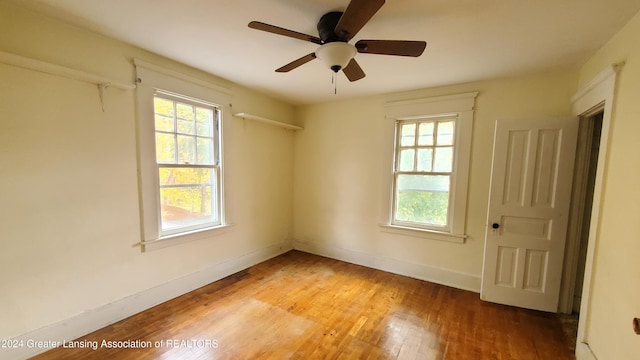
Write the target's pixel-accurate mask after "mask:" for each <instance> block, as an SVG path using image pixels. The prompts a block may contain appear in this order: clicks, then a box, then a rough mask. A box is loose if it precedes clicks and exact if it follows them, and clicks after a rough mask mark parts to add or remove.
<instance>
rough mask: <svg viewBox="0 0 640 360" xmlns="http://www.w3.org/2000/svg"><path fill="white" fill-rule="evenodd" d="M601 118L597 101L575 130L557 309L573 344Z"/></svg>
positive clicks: (592, 204)
mask: <svg viewBox="0 0 640 360" xmlns="http://www.w3.org/2000/svg"><path fill="white" fill-rule="evenodd" d="M603 118H604V104H601V105H600V106H597V107H595V108H594V109H592V110H591V111H589V112H588V113H586V114H583V115H581V116H580V122H579V129H578V146H577V148H576V159H575V167H574V178H573V188H572V194H571V197H572V199H571V210H570V213H569V228H568V230H567V248H566V252H565V264H564V265H565V268H564V275H563V288H562V295H561V303H560V308H559V312H561V313H563V314H562V315H560V316H559V319H560V322H561V324H562V327H563V330H564V332H565V335H566V336H567V338H568V339H569V341H570V342H571V344H576V340H577V334H578V322H579V317H580V307H581V304H582V294H583V284H584V279H585V268H586V264H587V249H588V248H589V239H590V236H589V234H590V228H591V217H592V213H593V206H594V194H595V191H596V177H597V176H596V174H597V171H598V165H599V164H598V159H599V155H600V146H601V140H602V124H603ZM573 350H575V349H573Z"/></svg>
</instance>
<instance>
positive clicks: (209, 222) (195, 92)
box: [134, 59, 231, 251]
mask: <svg viewBox="0 0 640 360" xmlns="http://www.w3.org/2000/svg"><path fill="white" fill-rule="evenodd" d="M134 62H135V65H136V77H137V82H138V86H137V89H136V101H137V113H138V129H137V133H138V170H139V177H140V182H139V184H140V205H141V206H140V210H141V219H142V234H141V235H142V239H141V242H140V243H141V245H142V249H143V251H147V250H153V249H158V248H164V247H166V246H170V245H175V244H180V243H184V242H187V241H192V240H199V239H208V238H210V237H211V236H214V235H217V234H220V233H223V232H226V231H228V228H229V226H228V224H226V222H225V211H224V186H223V179H224V175H223V168H224V161H223V159H224V156H223V144H222V139H223V136H222V135H223V134H222V132H223V128H224V117H225V114H229V113H230V105H229V104H230V100H231V95H230V91H229V90H228V89H226V88H223V87H221V86H218V85H217V84H212V83H209V82H206V81H204V80H201V79H199V78H193V77H190V76H188V75H183V74H181V73H177V72H175V71H172V70H168V69H165V68H162V67H159V66H157V65H154V64H149V63H147V62H145V61H142V60H138V59H135V60H134Z"/></svg>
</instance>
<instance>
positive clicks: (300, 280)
mask: <svg viewBox="0 0 640 360" xmlns="http://www.w3.org/2000/svg"><path fill="white" fill-rule="evenodd" d="M94 341H95V343H94ZM103 341H104V343H103ZM117 341H123V342H121V343H117ZM127 341H130V342H127ZM160 341H161V343H160ZM108 342H111V343H108ZM68 345H74V346H80V345H84V346H87V347H89V348H62V347H59V348H56V349H54V350H51V351H49V352H47V353H44V354H41V355H39V356H37V357H36V358H35V359H41V360H44V359H198V360H200V359H455V360H465V359H474V360H476V359H518V360H524V359H545V360H548V359H574V358H575V357H574V356H573V354H572V352H571V351H570V350H569V347H570V345H571V344H568V343H567V341H566V339H565V336H564V334H563V331H562V328H561V326H560V323H559V321H558V319H557V317H556V316H555V315H553V314H546V313H541V312H536V311H530V310H524V309H518V308H512V307H507V306H502V305H496V304H490V303H486V302H482V301H480V300H479V296H478V294H476V293H472V292H468V291H463V290H457V289H453V288H449V287H446V286H441V285H436V284H432V283H428V282H425V281H420V280H415V279H411V278H407V277H403V276H399V275H394V274H390V273H385V272H382V271H378V270H373V269H369V268H365V267H361V266H357V265H352V264H348V263H344V262H341V261H337V260H332V259H328V258H324V257H320V256H316V255H310V254H306V253H302V252H298V251H291V252H289V253H287V254H284V255H281V256H279V257H277V258H274V259H271V260H269V261H267V262H264V263H262V264H259V265H256V266H254V267H252V268H250V269H248V270H245V271H242V272H240V273H237V274H235V275H232V276H230V277H228V278H225V279H222V280H220V281H218V282H215V283H212V284H210V285H207V286H205V287H203V288H200V289H198V290H195V291H193V292H191V293H188V294H185V295H183V296H181V297H178V298H176V299H173V300H171V301H168V302H166V303H164V304H161V305H158V306H156V307H154V308H151V309H149V310H147V311H144V312H142V313H140V314H137V315H134V316H132V317H130V318H127V319H125V320H123V321H120V322H118V323H115V324H113V325H110V326H107V327H105V328H103V329H101V330H98V331H96V332H94V333H92V334H89V335H87V336H85V337H83V338H81V339H78V340H77V341H76V342H74V343H70V344H68ZM93 345H96V347H97V350H93V349H92V348H91V347H92V346H93ZM103 345H111V346H112V347H113V348H107V347H103ZM126 345H129V348H125V346H126ZM132 345H134V346H136V345H137V346H142V345H147V348H142V349H141V348H138V349H136V348H131V347H133V346H132ZM67 347H68V346H67Z"/></svg>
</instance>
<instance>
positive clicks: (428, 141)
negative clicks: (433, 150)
mask: <svg viewBox="0 0 640 360" xmlns="http://www.w3.org/2000/svg"><path fill="white" fill-rule="evenodd" d="M418 131H419V133H418V145H433V123H432V122H428V123H421V124H420V127H419V128H418Z"/></svg>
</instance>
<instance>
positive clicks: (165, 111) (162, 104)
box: [153, 98, 174, 131]
mask: <svg viewBox="0 0 640 360" xmlns="http://www.w3.org/2000/svg"><path fill="white" fill-rule="evenodd" d="M153 107H154V111H155V126H156V130H160V131H174V122H173V118H174V112H173V102H172V101H169V100H165V99H161V98H154V101H153Z"/></svg>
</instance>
